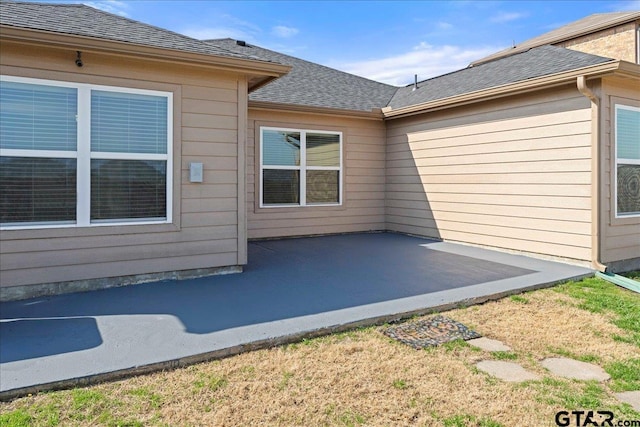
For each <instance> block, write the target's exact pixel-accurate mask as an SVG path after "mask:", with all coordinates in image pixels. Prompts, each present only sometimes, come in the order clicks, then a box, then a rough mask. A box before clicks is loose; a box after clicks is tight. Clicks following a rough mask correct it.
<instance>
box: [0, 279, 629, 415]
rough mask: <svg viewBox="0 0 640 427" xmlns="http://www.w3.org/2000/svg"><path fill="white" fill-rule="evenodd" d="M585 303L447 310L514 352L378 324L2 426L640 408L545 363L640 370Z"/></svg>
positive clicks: (93, 395) (50, 397) (539, 300)
mask: <svg viewBox="0 0 640 427" xmlns="http://www.w3.org/2000/svg"><path fill="white" fill-rule="evenodd" d="M603 283H604V282H603ZM602 286H608V285H606V284H603V285H602ZM632 298H636V297H632ZM579 304H580V300H579V299H577V298H574V297H570V296H568V295H565V293H559V292H557V291H555V290H542V291H536V292H533V293H529V294H526V295H523V296H519V297H517V298H505V299H503V300H501V301H497V302H491V303H487V304H484V305H482V306H474V307H470V308H467V309H458V310H453V311H450V312H448V313H447V314H446V315H447V316H448V317H451V318H453V319H455V320H457V321H460V322H462V323H464V324H466V325H467V326H469V327H470V328H472V329H475V330H476V331H478V332H479V333H481V334H483V335H485V336H487V337H489V338H494V339H498V340H501V341H503V342H504V343H505V344H507V345H509V346H511V347H512V349H513V351H512V352H509V353H508V354H492V353H488V352H484V351H482V350H479V349H476V348H473V347H470V346H469V345H468V344H466V343H465V342H453V343H449V344H446V345H442V346H439V347H437V348H430V349H427V350H414V349H412V348H411V347H408V346H406V345H404V344H401V343H398V342H396V341H393V340H391V339H390V338H388V337H386V336H385V335H383V334H382V333H381V332H380V331H381V328H367V329H362V330H358V331H352V332H348V333H343V334H336V335H332V336H327V337H323V338H318V339H313V340H304V341H302V342H300V343H296V344H291V345H288V346H283V347H278V348H272V349H267V350H260V351H255V352H250V353H245V354H242V355H239V356H235V357H230V358H228V359H224V360H220V361H215V362H210V363H203V364H198V365H194V366H190V367H188V368H184V369H178V370H174V371H170V372H160V373H156V374H152V375H146V376H140V377H136V378H131V379H128V380H124V381H118V382H113V383H107V384H101V385H98V386H94V387H90V388H86V389H77V390H67V391H60V392H52V393H43V394H40V395H37V396H30V397H25V398H22V399H17V400H15V401H13V402H9V403H2V404H0V411H1V413H2V415H0V421H1V422H0V425H3V426H4V425H7V426H18V425H34V426H55V425H61V426H63V425H64V426H67V425H68V426H74V425H78V426H80V425H105V426H116V425H121V426H138V425H140V426H143V425H144V426H147V425H149V426H167V425H170V426H203V425H207V426H209V425H210V426H238V425H241V426H244V425H274V426H278V425H280V426H359V425H362V426H385V425H393V426H396V425H399V426H405V425H406V426H409V425H411V426H413V425H417V426H454V427H456V426H478V427H497V426H523V425H535V426H553V425H555V423H554V421H553V420H554V415H555V413H556V412H558V411H559V410H566V409H569V410H570V409H577V408H583V409H594V410H595V409H610V410H613V411H614V412H615V413H616V415H617V417H618V418H619V419H624V418H626V419H640V414H638V413H634V412H633V411H631V410H630V409H629V407H628V406H623V405H620V404H619V403H618V402H617V401H616V400H615V399H614V397H613V394H612V391H611V389H610V387H609V385H608V384H598V383H591V382H581V381H570V380H563V379H560V378H556V377H554V376H552V375H551V374H549V373H548V372H547V371H545V370H544V369H543V368H541V367H540V365H539V364H538V362H539V360H541V359H542V358H544V357H547V356H551V355H557V354H563V353H564V355H569V354H570V355H574V356H576V357H582V358H586V359H589V358H591V360H592V361H595V362H596V363H598V364H600V365H601V366H605V365H607V364H609V365H611V366H616V369H618V370H619V371H620V372H622V373H623V374H621V375H627V376H629V375H633V374H628V373H625V372H627V371H626V370H629V369H631V370H633V369H634V366H636V365H634V364H633V363H635V362H631V363H630V362H629V361H634V360H636V359H638V360H640V348H639V347H638V346H635V345H632V344H630V343H628V342H622V341H620V340H615V339H614V338H612V337H613V336H615V335H621V336H622V335H624V334H625V333H626V331H624V330H621V329H620V328H619V327H617V326H615V325H614V324H613V323H612V321H613V320H614V317H615V316H614V315H613V314H612V313H609V312H603V313H592V312H588V311H585V310H583V309H581V308H578V305H579ZM638 304H640V298H638ZM418 320H419V319H418ZM490 358H493V359H500V358H506V359H511V360H512V359H515V361H516V362H517V363H521V364H522V365H523V366H525V367H526V368H527V369H531V370H533V371H535V372H537V373H538V374H540V375H541V376H542V377H543V379H542V380H541V381H535V382H529V383H523V384H512V383H506V382H503V381H500V380H497V379H495V378H493V377H491V376H489V375H487V374H484V373H482V372H480V371H478V370H477V369H476V368H475V363H476V362H478V361H480V360H482V359H490ZM616 363H617V364H618V365H615V364H616ZM621 378H622V377H621ZM623 380H624V381H626V382H624V381H623ZM620 381H623V382H624V383H623V384H622V385H620V387H630V386H631V387H633V386H634V384H635V383H633V382H629V380H628V379H627V380H625V379H624V378H623V379H622V380H620ZM632 381H633V379H632Z"/></svg>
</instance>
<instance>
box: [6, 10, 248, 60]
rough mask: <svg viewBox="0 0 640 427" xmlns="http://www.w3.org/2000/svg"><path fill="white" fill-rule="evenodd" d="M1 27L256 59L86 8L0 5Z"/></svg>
mask: <svg viewBox="0 0 640 427" xmlns="http://www.w3.org/2000/svg"><path fill="white" fill-rule="evenodd" d="M0 24H1V25H6V26H10V27H16V28H24V29H30V30H41V31H47V32H52V33H60V34H70V35H77V36H85V37H92V38H97V39H103V40H110V41H117V42H122V43H128V44H134V45H143V46H151V47H158V48H164V49H173V50H178V51H186V52H194V53H201V54H209V55H217V56H224V57H232V58H238V59H253V60H255V59H256V58H252V57H250V56H247V55H243V54H242V53H239V52H231V51H229V50H226V49H223V48H221V47H217V46H215V45H210V44H207V43H204V42H203V41H200V40H196V39H193V38H191V37H187V36H184V35H182V34H178V33H174V32H172V31H168V30H165V29H162V28H158V27H154V26H152V25H148V24H145V23H142V22H138V21H134V20H132V19H129V18H125V17H122V16H118V15H114V14H111V13H108V12H103V11H101V10H98V9H94V8H92V7H89V6H85V5H83V4H50V3H26V2H13V1H3V2H0Z"/></svg>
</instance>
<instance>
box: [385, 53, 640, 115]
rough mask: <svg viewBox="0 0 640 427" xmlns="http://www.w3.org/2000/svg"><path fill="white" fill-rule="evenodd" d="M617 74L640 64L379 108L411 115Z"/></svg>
mask: <svg viewBox="0 0 640 427" xmlns="http://www.w3.org/2000/svg"><path fill="white" fill-rule="evenodd" d="M614 73H615V74H620V75H626V76H628V77H633V78H638V77H640V66H639V65H636V64H632V63H630V62H626V61H620V60H611V61H609V62H605V63H603V64H598V65H591V66H588V67H583V68H577V69H575V70H571V71H565V72H562V73H556V74H549V75H546V76H542V77H537V78H534V79H528V80H523V81H520V82H516V83H510V84H506V85H502V86H495V87H492V88H489V89H483V90H479V91H475V92H469V93H465V94H462V95H456V96H452V97H449V98H442V99H437V100H435V101H429V102H425V103H422V104H416V105H411V106H408V107H403V108H399V109H391V108H390V107H385V108H383V109H382V112H383V114H384V117H385V119H387V120H388V119H397V118H401V117H407V116H413V115H416V114H422V113H426V112H430V111H437V110H443V109H447V108H453V107H459V106H463V105H467V104H473V103H476V102H481V101H487V100H490V99H495V98H502V97H505V96H513V95H518V94H521V93H527V92H532V91H534V90H539V89H543V88H550V87H554V86H560V85H563V84H566V83H569V82H571V81H573V80H574V79H576V78H577V77H579V76H585V77H586V78H590V79H592V78H596V77H601V76H604V75H607V74H614Z"/></svg>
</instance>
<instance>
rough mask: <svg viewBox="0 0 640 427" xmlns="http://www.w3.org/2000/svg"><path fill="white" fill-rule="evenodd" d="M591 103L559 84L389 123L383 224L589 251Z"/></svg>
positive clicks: (547, 250) (524, 247) (523, 246)
mask: <svg viewBox="0 0 640 427" xmlns="http://www.w3.org/2000/svg"><path fill="white" fill-rule="evenodd" d="M590 117H591V109H590V104H589V101H588V100H587V99H586V98H584V97H583V96H582V95H580V94H579V93H578V92H577V90H575V89H573V88H571V87H566V88H558V89H555V90H553V91H546V92H542V93H537V94H528V95H523V96H521V97H512V98H509V99H505V100H501V101H492V102H487V103H483V104H482V105H479V106H470V107H461V108H457V109H453V110H449V111H447V112H435V113H431V114H428V115H420V116H414V117H410V118H404V119H397V120H391V121H388V122H387V129H388V130H387V161H386V164H387V179H386V181H387V199H386V214H387V215H386V220H387V229H389V230H395V231H400V232H406V233H413V234H419V235H425V236H429V237H434V238H440V239H445V240H452V241H461V242H466V243H471V244H477V245H486V246H494V247H499V248H504V249H509V250H520V251H526V252H532V253H539V254H544V255H551V256H557V257H563V258H572V259H578V260H590V259H591V172H590V171H591V160H590V159H591V120H590Z"/></svg>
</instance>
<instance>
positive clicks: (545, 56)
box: [389, 46, 614, 109]
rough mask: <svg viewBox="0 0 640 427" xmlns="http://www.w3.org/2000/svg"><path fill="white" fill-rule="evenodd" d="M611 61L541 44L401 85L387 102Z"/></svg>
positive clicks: (397, 104)
mask: <svg viewBox="0 0 640 427" xmlns="http://www.w3.org/2000/svg"><path fill="white" fill-rule="evenodd" d="M610 61H614V60H613V59H611V58H604V57H601V56H596V55H590V54H587V53H582V52H577V51H574V50H569V49H565V48H561V47H556V46H541V47H537V48H535V49H531V50H528V51H526V52H522V53H518V54H515V55H512V56H509V57H506V58H501V59H497V60H495V61H491V62H487V63H484V64H480V65H477V66H475V67H468V68H464V69H462V70H459V71H454V72H452V73H449V74H445V75H443V76H439V77H434V78H432V79H429V80H425V81H422V82H419V83H418V89H417V90H415V91H414V90H413V85H409V86H406V87H403V88H400V89H399V90H398V91H397V92H396V94H395V96H394V97H393V99H392V100H391V102H389V106H390V107H391V108H393V109H398V108H403V107H408V106H411V105H417V104H423V103H426V102H431V101H436V100H439V99H444V98H449V97H452V96H457V95H464V94H466V93H471V92H476V91H479V90H484V89H490V88H493V87H497V86H503V85H506V84H510V83H516V82H521V81H525V80H530V79H533V78H536V77H543V76H547V75H551V74H556V73H562V72H565V71H571V70H575V69H578V68H583V67H588V66H592V65H597V64H602V63H605V62H610Z"/></svg>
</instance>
